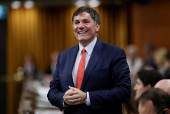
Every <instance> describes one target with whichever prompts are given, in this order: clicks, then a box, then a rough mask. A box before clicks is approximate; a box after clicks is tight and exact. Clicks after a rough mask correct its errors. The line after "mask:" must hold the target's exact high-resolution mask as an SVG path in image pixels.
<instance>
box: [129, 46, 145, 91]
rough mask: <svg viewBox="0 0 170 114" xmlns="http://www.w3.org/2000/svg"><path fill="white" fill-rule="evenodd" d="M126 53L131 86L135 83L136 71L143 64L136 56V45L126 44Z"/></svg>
mask: <svg viewBox="0 0 170 114" xmlns="http://www.w3.org/2000/svg"><path fill="white" fill-rule="evenodd" d="M126 53H127V62H128V65H129V69H130V78H131V84H132V88H133V87H134V85H135V83H136V78H137V76H136V75H137V72H138V71H139V70H141V68H142V66H143V61H142V59H141V58H140V57H139V56H138V50H137V47H136V46H135V45H133V44H131V45H128V46H127V48H126Z"/></svg>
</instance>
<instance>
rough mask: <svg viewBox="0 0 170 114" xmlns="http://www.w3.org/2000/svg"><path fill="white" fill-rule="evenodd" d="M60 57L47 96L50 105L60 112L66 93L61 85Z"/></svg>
mask: <svg viewBox="0 0 170 114" xmlns="http://www.w3.org/2000/svg"><path fill="white" fill-rule="evenodd" d="M59 59H60V55H59V56H58V59H57V65H56V71H55V73H54V75H53V79H52V81H51V82H50V90H49V92H48V94H47V97H48V100H49V101H50V103H51V104H52V105H54V106H56V107H58V108H59V109H60V110H62V108H63V96H64V93H63V92H62V89H61V85H60V77H59V68H60V60H59Z"/></svg>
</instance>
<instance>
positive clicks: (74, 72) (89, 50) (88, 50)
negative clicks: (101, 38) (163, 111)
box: [72, 37, 97, 106]
mask: <svg viewBox="0 0 170 114" xmlns="http://www.w3.org/2000/svg"><path fill="white" fill-rule="evenodd" d="M96 42H97V37H96V38H95V39H94V40H93V41H92V42H91V43H90V44H88V45H87V46H86V47H83V46H82V45H81V44H80V43H79V51H78V53H77V57H76V61H75V63H74V67H73V70H72V78H73V82H74V85H75V87H76V79H77V70H78V66H79V62H80V59H81V56H82V49H83V48H85V50H86V60H85V69H86V67H87V64H88V62H89V59H90V57H91V54H92V51H93V48H94V46H95V44H96ZM86 105H87V106H90V97H89V92H87V101H86Z"/></svg>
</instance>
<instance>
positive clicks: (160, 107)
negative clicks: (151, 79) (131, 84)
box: [138, 88, 170, 114]
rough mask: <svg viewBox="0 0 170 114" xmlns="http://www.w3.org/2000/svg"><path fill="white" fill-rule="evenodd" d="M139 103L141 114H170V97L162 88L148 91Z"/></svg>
mask: <svg viewBox="0 0 170 114" xmlns="http://www.w3.org/2000/svg"><path fill="white" fill-rule="evenodd" d="M138 102H139V107H138V110H139V114H170V96H169V95H168V93H167V92H165V91H163V90H162V89H160V88H150V89H148V90H146V91H145V92H144V93H143V94H142V95H141V96H140V98H139V99H138Z"/></svg>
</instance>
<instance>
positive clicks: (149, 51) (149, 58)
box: [143, 43, 157, 70]
mask: <svg viewBox="0 0 170 114" xmlns="http://www.w3.org/2000/svg"><path fill="white" fill-rule="evenodd" d="M154 50H155V47H154V45H152V44H150V43H147V44H144V45H143V57H144V65H143V68H144V69H146V70H154V69H155V70H156V69H157V66H156V64H155V61H154V60H153V53H154Z"/></svg>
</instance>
